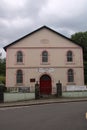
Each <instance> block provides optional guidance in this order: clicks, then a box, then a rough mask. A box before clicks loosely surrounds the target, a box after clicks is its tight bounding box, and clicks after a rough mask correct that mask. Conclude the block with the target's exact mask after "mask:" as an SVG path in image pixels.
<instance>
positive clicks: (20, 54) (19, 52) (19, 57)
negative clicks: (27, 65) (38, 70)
mask: <svg viewBox="0 0 87 130" xmlns="http://www.w3.org/2000/svg"><path fill="white" fill-rule="evenodd" d="M17 62H23V54H22V52H21V51H18V52H17Z"/></svg>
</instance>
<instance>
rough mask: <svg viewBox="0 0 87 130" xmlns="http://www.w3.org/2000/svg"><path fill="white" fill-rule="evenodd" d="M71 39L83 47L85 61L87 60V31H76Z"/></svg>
mask: <svg viewBox="0 0 87 130" xmlns="http://www.w3.org/2000/svg"><path fill="white" fill-rule="evenodd" d="M71 39H72V40H73V41H75V42H76V43H77V44H78V45H80V46H82V47H83V54H84V55H83V58H84V61H87V31H86V32H78V33H75V34H73V35H72V36H71Z"/></svg>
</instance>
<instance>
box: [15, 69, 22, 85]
mask: <svg viewBox="0 0 87 130" xmlns="http://www.w3.org/2000/svg"><path fill="white" fill-rule="evenodd" d="M16 82H17V83H23V72H22V70H17V74H16Z"/></svg>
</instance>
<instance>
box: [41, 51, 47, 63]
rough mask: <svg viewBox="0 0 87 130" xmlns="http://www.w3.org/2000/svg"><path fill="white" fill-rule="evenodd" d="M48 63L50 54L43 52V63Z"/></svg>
mask: <svg viewBox="0 0 87 130" xmlns="http://www.w3.org/2000/svg"><path fill="white" fill-rule="evenodd" d="M47 62H48V52H47V51H43V52H42V63H47Z"/></svg>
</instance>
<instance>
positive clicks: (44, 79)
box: [40, 74, 52, 94]
mask: <svg viewBox="0 0 87 130" xmlns="http://www.w3.org/2000/svg"><path fill="white" fill-rule="evenodd" d="M51 92H52V81H51V77H50V76H49V75H47V74H44V75H42V76H41V77H40V94H51Z"/></svg>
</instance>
